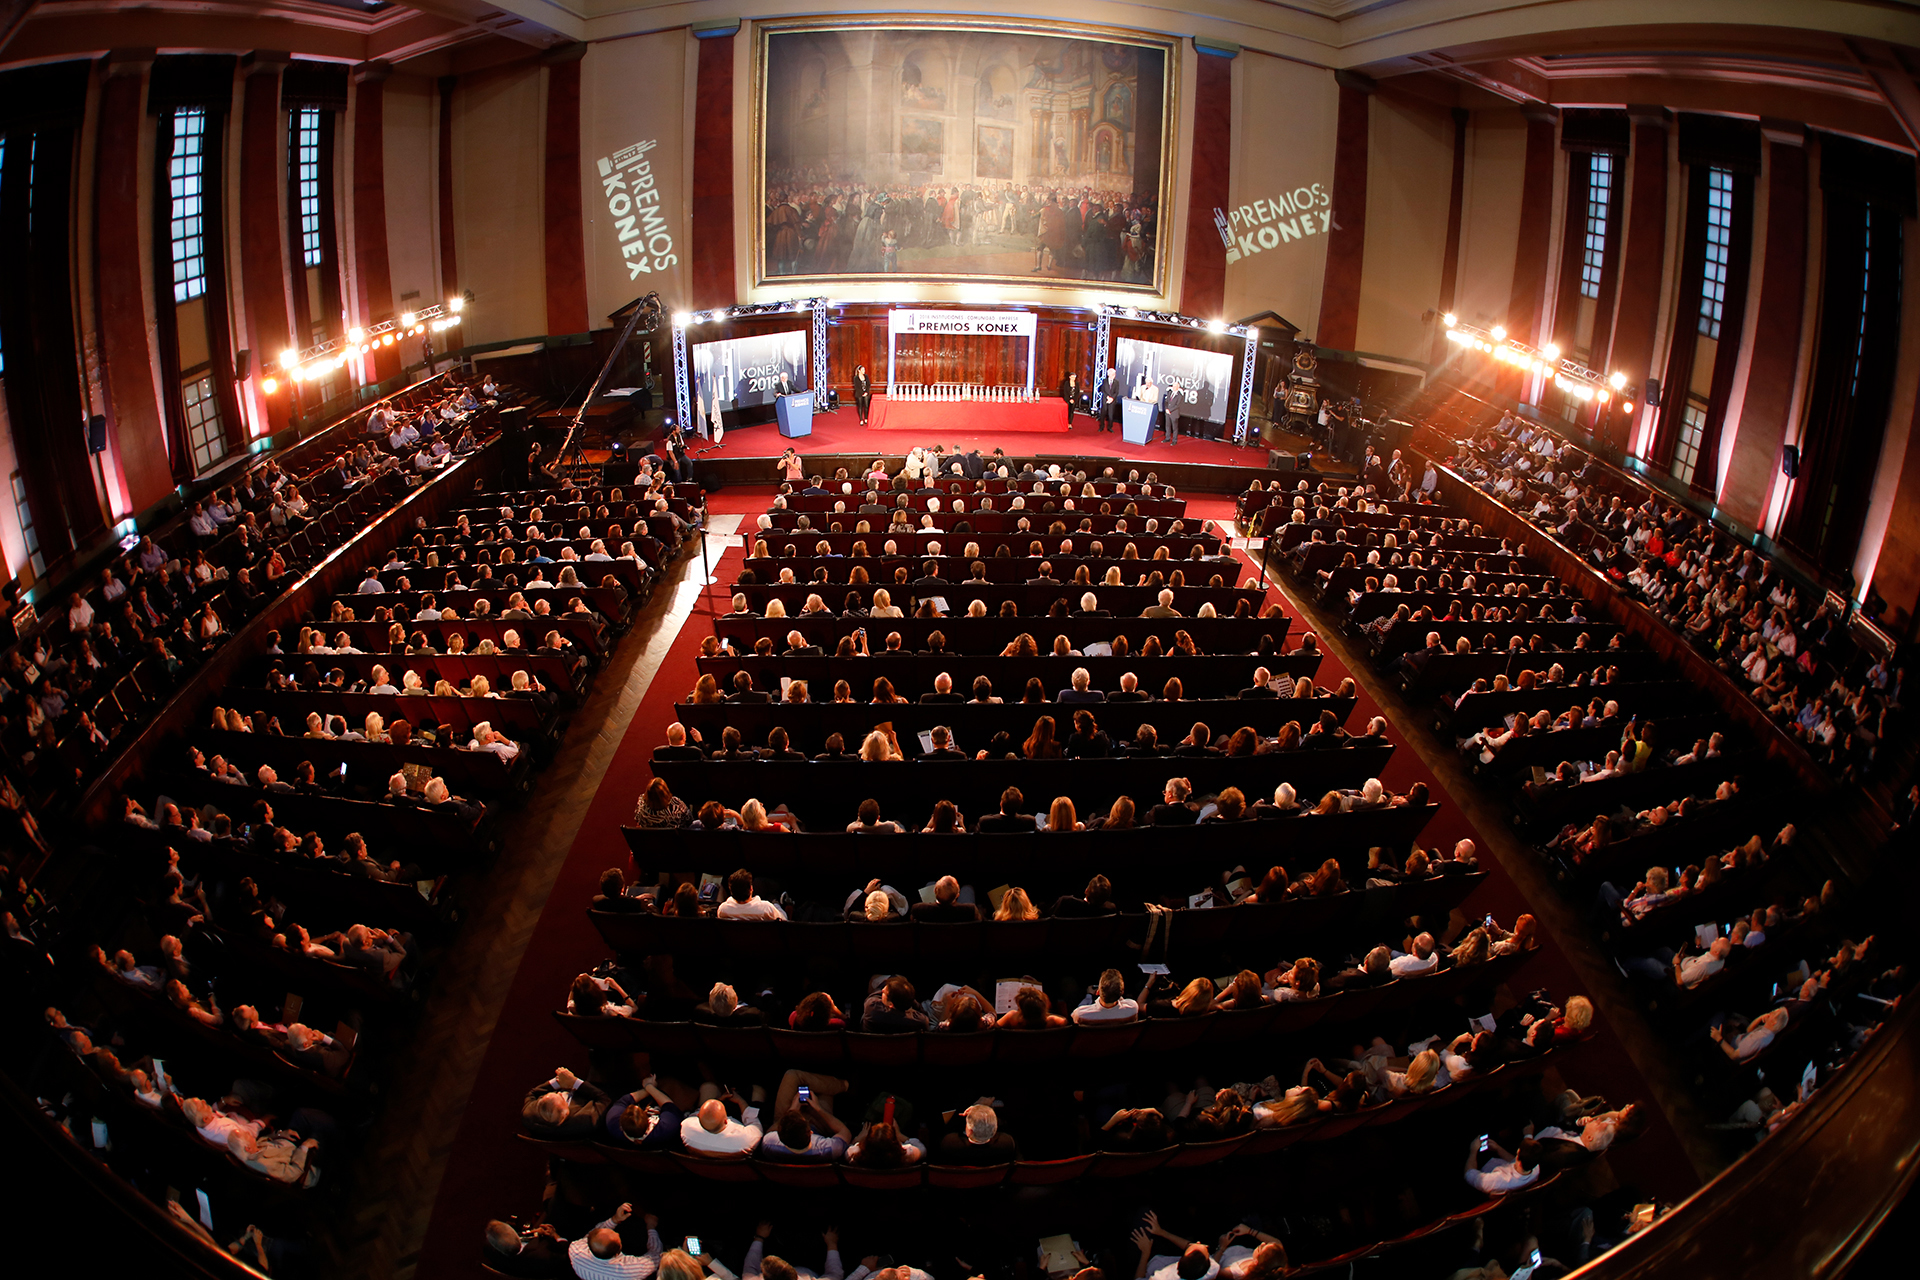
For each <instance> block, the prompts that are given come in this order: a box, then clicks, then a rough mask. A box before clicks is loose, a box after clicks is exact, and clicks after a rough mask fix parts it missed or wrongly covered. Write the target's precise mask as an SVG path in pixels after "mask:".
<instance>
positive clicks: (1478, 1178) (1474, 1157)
mask: <svg viewBox="0 0 1920 1280" xmlns="http://www.w3.org/2000/svg"><path fill="white" fill-rule="evenodd" d="M1489 1155H1491V1156H1492V1157H1493V1158H1492V1159H1491V1160H1488V1161H1487V1163H1486V1164H1485V1165H1482V1164H1481V1160H1482V1159H1484V1158H1485V1157H1487V1156H1489ZM1465 1172H1466V1178H1467V1185H1468V1186H1470V1187H1472V1188H1473V1189H1474V1190H1475V1191H1481V1192H1484V1193H1486V1194H1487V1195H1490V1196H1503V1195H1505V1194H1507V1192H1509V1191H1518V1190H1519V1189H1520V1188H1521V1187H1525V1186H1530V1185H1532V1184H1533V1183H1534V1182H1535V1181H1537V1180H1538V1179H1539V1177H1540V1144H1539V1143H1538V1142H1536V1141H1535V1140H1534V1139H1532V1138H1528V1139H1526V1140H1525V1141H1524V1142H1522V1143H1521V1144H1520V1150H1519V1151H1518V1152H1511V1151H1508V1150H1506V1149H1505V1148H1503V1147H1502V1146H1501V1145H1500V1144H1499V1143H1497V1142H1495V1141H1494V1140H1493V1139H1492V1138H1490V1137H1489V1136H1488V1135H1486V1134H1484V1133H1483V1134H1480V1135H1479V1136H1478V1137H1476V1138H1473V1139H1472V1140H1471V1141H1469V1142H1468V1143H1467V1165H1466V1170H1465Z"/></svg>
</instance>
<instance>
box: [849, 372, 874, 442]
mask: <svg viewBox="0 0 1920 1280" xmlns="http://www.w3.org/2000/svg"><path fill="white" fill-rule="evenodd" d="M853 409H854V412H855V413H857V414H859V415H860V425H861V426H863V427H864V426H866V425H867V415H868V414H870V413H871V412H872V411H873V379H871V378H869V377H868V376H867V366H865V365H861V366H859V367H858V368H857V369H855V370H854V371H853Z"/></svg>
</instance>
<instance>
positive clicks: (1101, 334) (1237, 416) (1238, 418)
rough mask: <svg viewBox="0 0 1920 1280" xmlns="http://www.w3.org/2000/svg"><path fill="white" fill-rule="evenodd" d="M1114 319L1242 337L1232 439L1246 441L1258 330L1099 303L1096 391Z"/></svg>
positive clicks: (1108, 355)
mask: <svg viewBox="0 0 1920 1280" xmlns="http://www.w3.org/2000/svg"><path fill="white" fill-rule="evenodd" d="M1115 320H1144V321H1146V322H1147V323H1148V324H1164V325H1167V326H1170V327H1172V328H1176V329H1204V330H1206V331H1207V332H1208V333H1218V334H1224V335H1227V336H1230V337H1236V338H1245V339H1246V341H1247V351H1246V357H1245V359H1243V360H1242V361H1241V365H1240V405H1239V408H1238V409H1237V410H1235V412H1234V415H1233V442H1234V443H1235V444H1245V443H1246V442H1247V431H1248V430H1249V428H1250V426H1251V422H1252V416H1253V362H1254V360H1255V358H1256V357H1258V356H1259V354H1260V337H1259V333H1258V331H1257V330H1255V329H1254V327H1253V326H1252V325H1245V324H1227V323H1225V322H1223V321H1220V320H1202V319H1200V318H1199V317H1198V316H1183V315H1181V314H1180V313H1179V312H1177V311H1145V310H1142V309H1141V308H1139V307H1120V306H1114V305H1112V304H1111V303H1103V304H1102V305H1101V307H1100V324H1099V329H1098V331H1097V333H1096V334H1095V337H1094V349H1095V350H1096V351H1098V352H1099V355H1100V362H1099V363H1100V367H1099V368H1098V369H1096V370H1095V371H1094V390H1095V393H1096V394H1097V393H1098V391H1099V386H1100V382H1101V381H1103V380H1104V379H1105V378H1106V375H1107V369H1108V364H1107V362H1108V361H1109V360H1111V359H1112V358H1113V356H1112V351H1111V348H1110V346H1109V341H1110V339H1111V336H1112V333H1113V321H1115Z"/></svg>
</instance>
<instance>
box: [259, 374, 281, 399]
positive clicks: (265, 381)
mask: <svg viewBox="0 0 1920 1280" xmlns="http://www.w3.org/2000/svg"><path fill="white" fill-rule="evenodd" d="M279 389H280V379H278V378H262V379H260V391H261V393H262V394H263V395H269V396H270V395H272V394H273V393H274V392H276V391H278V390H279Z"/></svg>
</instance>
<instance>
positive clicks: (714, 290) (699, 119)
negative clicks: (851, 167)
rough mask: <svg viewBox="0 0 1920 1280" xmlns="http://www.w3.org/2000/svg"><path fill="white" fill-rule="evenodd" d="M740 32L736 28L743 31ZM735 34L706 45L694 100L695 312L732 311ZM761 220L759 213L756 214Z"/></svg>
mask: <svg viewBox="0 0 1920 1280" xmlns="http://www.w3.org/2000/svg"><path fill="white" fill-rule="evenodd" d="M737 30H738V28H735V31H737ZM734 34H735V32H734V31H725V32H719V33H715V34H714V35H711V36H705V37H703V38H701V40H700V70H699V75H698V79H697V81H696V83H695V87H694V94H693V154H694V162H693V239H692V243H693V264H692V268H693V269H692V272H691V278H692V282H693V307H694V309H695V310H702V311H703V310H706V309H708V308H710V307H725V306H730V305H732V303H733V301H734V298H735V295H736V293H737V289H736V286H735V283H734V264H733V41H734ZM754 216H755V217H759V216H760V215H759V211H758V210H755V211H754Z"/></svg>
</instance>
